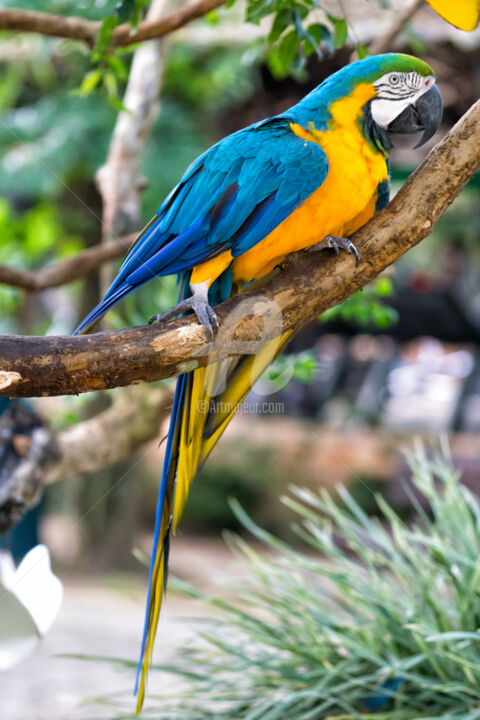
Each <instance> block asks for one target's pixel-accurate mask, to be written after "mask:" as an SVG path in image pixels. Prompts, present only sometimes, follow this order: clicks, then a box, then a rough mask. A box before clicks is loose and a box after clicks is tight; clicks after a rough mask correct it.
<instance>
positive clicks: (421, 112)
mask: <svg viewBox="0 0 480 720" xmlns="http://www.w3.org/2000/svg"><path fill="white" fill-rule="evenodd" d="M442 115H443V103H442V98H441V95H440V92H439V90H438V88H437V86H436V85H435V84H434V85H432V87H431V88H430V90H427V92H426V93H424V94H423V95H420V97H419V98H418V100H417V102H416V103H415V105H409V106H408V107H407V108H405V110H404V111H403V112H401V113H400V115H399V116H398V117H396V118H395V120H392V122H391V123H390V125H389V126H388V128H387V130H388V132H391V133H402V134H403V133H415V132H420V131H422V130H423V135H422V137H421V138H420V142H418V143H417V144H416V145H415V147H416V148H418V147H420V146H421V145H425V143H426V142H427V141H428V140H430V138H431V137H433V135H435V133H436V132H437V130H438V128H439V127H440V123H441V121H442Z"/></svg>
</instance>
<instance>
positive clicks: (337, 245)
mask: <svg viewBox="0 0 480 720" xmlns="http://www.w3.org/2000/svg"><path fill="white" fill-rule="evenodd" d="M325 249H327V250H329V249H332V250H335V252H336V253H337V255H338V254H339V253H340V250H345V251H346V252H348V253H351V254H352V255H354V256H355V266H356V267H358V265H359V263H360V253H359V252H358V250H357V248H356V247H355V245H354V244H353V242H352V241H351V240H349V239H348V238H343V237H337V236H336V235H326V237H324V239H323V240H322V242H319V243H317V244H316V245H312V247H310V248H308V251H307V252H318V251H319V250H325Z"/></svg>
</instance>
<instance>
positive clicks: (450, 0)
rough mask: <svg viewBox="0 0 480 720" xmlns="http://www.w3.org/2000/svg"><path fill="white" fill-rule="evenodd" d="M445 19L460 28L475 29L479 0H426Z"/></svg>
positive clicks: (479, 10)
mask: <svg viewBox="0 0 480 720" xmlns="http://www.w3.org/2000/svg"><path fill="white" fill-rule="evenodd" d="M427 2H428V3H429V4H430V5H431V6H432V8H433V9H434V10H435V11H436V12H437V13H438V14H439V15H441V16H442V17H443V18H445V20H447V21H448V22H449V23H451V24H452V25H455V27H457V28H460V30H475V28H476V27H477V25H478V20H479V16H480V0H427Z"/></svg>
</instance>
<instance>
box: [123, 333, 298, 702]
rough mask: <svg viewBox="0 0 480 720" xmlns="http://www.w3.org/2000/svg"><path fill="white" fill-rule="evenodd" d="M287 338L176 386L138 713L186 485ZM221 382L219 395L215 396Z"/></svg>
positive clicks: (139, 677) (211, 367)
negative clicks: (173, 535)
mask: <svg viewBox="0 0 480 720" xmlns="http://www.w3.org/2000/svg"><path fill="white" fill-rule="evenodd" d="M290 337H291V332H288V333H285V334H283V335H281V336H280V337H278V338H275V339H274V340H270V341H268V342H266V343H265V344H264V345H263V346H262V347H261V349H260V350H259V352H258V353H256V354H255V355H245V356H243V357H240V358H231V359H227V360H223V361H221V362H219V363H213V364H211V365H208V366H207V367H204V368H199V369H198V370H195V371H194V372H192V373H189V374H187V375H181V376H180V377H179V378H178V380H177V387H176V390H175V397H174V401H173V407H172V414H171V419H170V429H169V433H168V439H167V446H166V451H165V461H164V466H163V472H162V479H161V482H160V491H159V496H158V504H157V516H156V522H155V534H154V540H153V551H152V559H151V565H150V580H149V588H148V596H147V609H146V616H145V627H144V633H143V640H142V649H141V654H140V660H139V663H138V670H137V681H136V687H135V692H136V694H137V713H139V712H140V710H141V708H142V705H143V700H144V697H145V686H146V680H147V675H148V669H149V666H150V663H151V659H152V652H153V644H154V640H155V633H156V630H157V625H158V619H159V615H160V608H161V604H162V599H163V595H164V592H165V585H166V580H167V565H168V552H169V539H170V532H171V531H173V532H174V533H175V530H176V528H177V525H178V522H179V520H180V517H181V515H182V512H183V509H184V507H185V503H186V500H187V496H188V491H189V489H190V485H191V483H192V481H193V479H194V477H195V474H196V473H197V471H198V469H199V468H200V467H201V465H202V463H203V462H204V461H205V459H206V458H207V456H208V455H209V453H210V452H211V450H212V449H213V447H214V446H215V444H216V443H217V441H218V439H219V438H220V436H221V435H222V433H223V431H224V430H225V428H226V427H227V425H228V423H229V422H230V420H231V419H232V417H233V415H234V414H235V412H236V410H237V409H238V407H239V406H240V404H241V403H242V401H243V400H244V398H245V397H246V395H247V394H248V392H249V391H250V389H251V387H252V385H253V384H254V383H255V382H256V380H257V379H258V378H259V377H260V375H261V374H262V373H263V372H264V370H265V369H266V368H267V367H268V366H269V365H270V363H271V362H272V361H273V360H274V359H275V357H276V356H277V355H278V354H279V353H280V352H281V350H282V348H283V347H284V345H285V344H286V342H287V341H288V340H289V339H290ZM219 379H221V380H222V385H223V387H224V389H223V391H221V392H220V393H218V384H219Z"/></svg>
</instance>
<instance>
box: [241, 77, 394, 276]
mask: <svg viewBox="0 0 480 720" xmlns="http://www.w3.org/2000/svg"><path fill="white" fill-rule="evenodd" d="M371 95H372V88H371V86H369V85H365V86H359V88H357V90H356V91H355V93H353V94H352V95H351V96H349V97H348V98H345V99H343V100H340V101H338V102H337V103H335V104H334V106H332V109H331V112H332V117H333V120H332V126H333V127H332V129H329V130H327V131H326V132H323V133H320V132H317V131H315V130H313V132H309V131H307V130H305V129H304V128H301V127H300V126H298V125H292V130H293V132H295V134H297V135H298V136H299V137H302V138H303V139H304V140H305V142H317V143H319V144H320V145H321V147H322V148H323V150H324V151H325V153H326V155H327V158H328V162H329V170H328V175H327V177H326V179H325V181H324V182H323V183H322V185H321V186H320V187H319V188H318V190H316V191H315V192H314V193H313V194H312V195H311V196H310V197H309V198H307V200H306V201H305V202H304V203H303V205H301V207H298V208H297V209H296V210H295V211H294V212H293V213H292V214H291V215H290V216H289V217H288V218H286V220H284V221H283V222H282V223H281V224H280V225H278V227H276V228H275V230H273V232H271V233H270V234H269V235H267V237H265V238H264V239H263V240H262V241H261V242H260V243H258V244H257V245H255V247H253V248H252V249H251V250H249V251H247V252H246V253H244V254H243V255H241V256H240V257H238V258H235V259H234V261H233V269H234V277H235V280H241V281H248V280H251V279H253V278H258V277H261V276H262V275H265V274H266V273H268V272H270V270H272V269H273V268H274V267H275V266H276V265H278V264H279V263H280V262H281V261H282V260H283V259H284V258H285V256H286V255H288V254H289V253H292V252H296V251H298V250H303V249H305V248H308V247H311V246H312V245H315V244H316V243H318V242H320V241H321V240H323V238H324V237H325V236H326V235H337V236H340V237H344V236H346V235H349V234H351V233H353V232H354V231H355V230H357V229H358V228H359V227H361V225H364V224H365V223H366V222H367V221H368V220H369V219H370V218H371V217H372V216H373V214H374V212H375V203H376V199H377V186H378V184H379V183H380V182H382V181H383V180H386V179H387V166H386V162H385V158H384V156H383V155H382V154H381V153H380V152H378V151H376V150H374V149H373V148H372V147H371V146H370V145H369V144H368V142H367V141H366V140H365V138H364V137H363V135H362V133H361V132H360V129H359V127H358V123H357V117H358V115H359V113H360V112H361V108H362V107H363V105H364V103H365V102H366V101H367V99H368V98H369V97H371ZM349 120H350V121H349Z"/></svg>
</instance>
